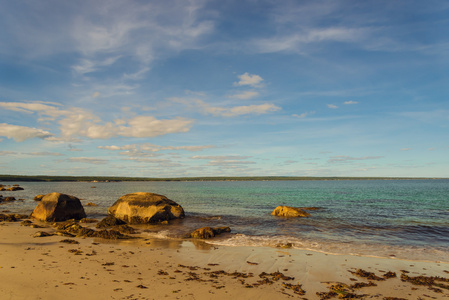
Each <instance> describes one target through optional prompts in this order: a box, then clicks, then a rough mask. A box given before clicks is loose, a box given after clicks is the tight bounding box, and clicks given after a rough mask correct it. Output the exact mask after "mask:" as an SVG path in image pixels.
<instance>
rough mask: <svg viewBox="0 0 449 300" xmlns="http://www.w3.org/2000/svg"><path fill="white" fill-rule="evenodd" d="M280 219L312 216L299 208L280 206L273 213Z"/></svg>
mask: <svg viewBox="0 0 449 300" xmlns="http://www.w3.org/2000/svg"><path fill="white" fill-rule="evenodd" d="M271 215H272V216H278V217H310V214H309V213H308V212H306V211H304V210H302V209H301V208H299V207H291V206H278V207H276V208H275V209H274V210H273V212H272V213H271Z"/></svg>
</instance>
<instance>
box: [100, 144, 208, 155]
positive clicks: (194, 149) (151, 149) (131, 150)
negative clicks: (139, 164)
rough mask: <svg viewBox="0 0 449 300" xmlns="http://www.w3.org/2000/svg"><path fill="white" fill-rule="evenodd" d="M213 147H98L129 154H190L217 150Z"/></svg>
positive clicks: (146, 145) (148, 145) (134, 145)
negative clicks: (179, 151)
mask: <svg viewBox="0 0 449 300" xmlns="http://www.w3.org/2000/svg"><path fill="white" fill-rule="evenodd" d="M215 147H216V146H213V145H205V146H160V145H154V144H150V143H143V144H130V145H124V146H114V145H111V146H98V149H105V150H112V151H123V150H125V151H129V153H131V154H132V153H135V154H137V153H144V152H150V153H153V152H159V151H176V150H184V151H190V152H197V151H202V150H205V149H211V148H215Z"/></svg>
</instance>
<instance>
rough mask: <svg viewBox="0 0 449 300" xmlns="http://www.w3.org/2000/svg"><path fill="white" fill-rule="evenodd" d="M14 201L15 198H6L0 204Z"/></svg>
mask: <svg viewBox="0 0 449 300" xmlns="http://www.w3.org/2000/svg"><path fill="white" fill-rule="evenodd" d="M12 201H16V198H14V197H5V198H1V199H0V202H12Z"/></svg>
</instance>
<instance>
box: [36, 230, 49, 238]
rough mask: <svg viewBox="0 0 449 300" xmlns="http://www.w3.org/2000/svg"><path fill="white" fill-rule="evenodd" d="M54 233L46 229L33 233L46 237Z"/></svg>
mask: <svg viewBox="0 0 449 300" xmlns="http://www.w3.org/2000/svg"><path fill="white" fill-rule="evenodd" d="M52 235H53V234H52V233H48V232H45V231H38V232H36V233H35V234H33V237H35V238H36V237H46V236H52Z"/></svg>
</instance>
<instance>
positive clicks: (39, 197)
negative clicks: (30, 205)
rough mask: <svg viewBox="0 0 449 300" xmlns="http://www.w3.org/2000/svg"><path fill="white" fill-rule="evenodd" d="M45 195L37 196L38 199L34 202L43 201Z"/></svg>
mask: <svg viewBox="0 0 449 300" xmlns="http://www.w3.org/2000/svg"><path fill="white" fill-rule="evenodd" d="M44 196H45V195H36V197H34V199H33V200H34V201H41V200H42V198H44Z"/></svg>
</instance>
